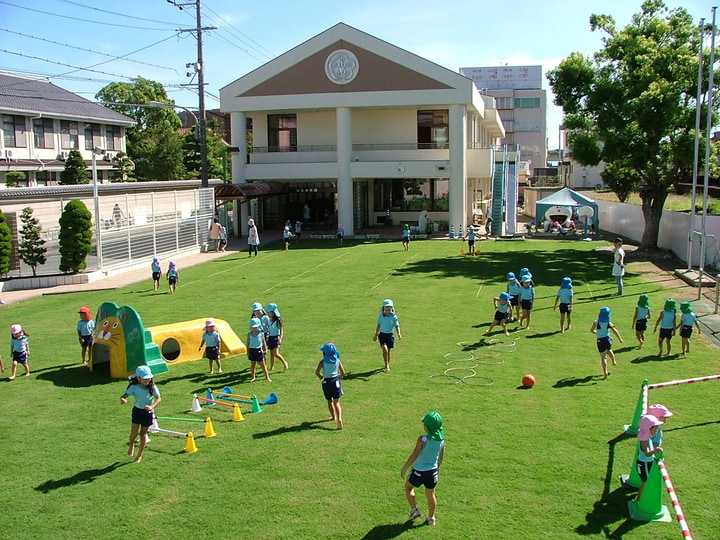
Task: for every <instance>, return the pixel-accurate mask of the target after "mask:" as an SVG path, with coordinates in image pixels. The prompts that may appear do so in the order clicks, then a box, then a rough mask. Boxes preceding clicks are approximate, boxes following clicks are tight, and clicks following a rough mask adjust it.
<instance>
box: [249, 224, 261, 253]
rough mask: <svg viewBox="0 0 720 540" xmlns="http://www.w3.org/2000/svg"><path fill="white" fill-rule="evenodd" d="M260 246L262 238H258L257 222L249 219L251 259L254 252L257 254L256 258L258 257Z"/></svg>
mask: <svg viewBox="0 0 720 540" xmlns="http://www.w3.org/2000/svg"><path fill="white" fill-rule="evenodd" d="M259 245H260V236H258V230H257V227H256V226H255V220H254V219H253V218H250V219H248V257H251V256H252V254H253V252H255V256H256V257H257V254H258V246H259Z"/></svg>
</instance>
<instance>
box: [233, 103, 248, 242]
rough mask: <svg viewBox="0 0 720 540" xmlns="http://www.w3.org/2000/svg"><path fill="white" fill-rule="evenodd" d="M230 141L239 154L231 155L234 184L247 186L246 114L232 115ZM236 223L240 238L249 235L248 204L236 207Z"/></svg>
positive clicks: (237, 113) (235, 205) (236, 205)
mask: <svg viewBox="0 0 720 540" xmlns="http://www.w3.org/2000/svg"><path fill="white" fill-rule="evenodd" d="M230 140H231V144H232V146H233V147H235V148H237V149H238V152H232V153H231V154H230V163H231V166H232V183H233V184H245V183H247V180H246V178H245V165H246V164H247V129H246V118H245V113H244V112H234V113H230ZM233 206H234V208H235V223H237V228H238V231H237V232H238V236H240V235H246V234H247V228H248V227H247V220H248V203H244V204H237V203H235V204H234V205H233Z"/></svg>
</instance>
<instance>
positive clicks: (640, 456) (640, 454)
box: [638, 429, 660, 463]
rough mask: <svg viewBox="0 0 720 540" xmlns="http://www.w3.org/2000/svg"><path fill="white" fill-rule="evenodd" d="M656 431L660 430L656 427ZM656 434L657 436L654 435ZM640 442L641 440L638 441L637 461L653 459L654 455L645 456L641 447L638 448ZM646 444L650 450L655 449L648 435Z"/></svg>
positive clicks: (646, 461)
mask: <svg viewBox="0 0 720 540" xmlns="http://www.w3.org/2000/svg"><path fill="white" fill-rule="evenodd" d="M658 431H660V430H659V429H658ZM656 436H657V435H656ZM640 442H641V441H638V461H643V462H645V463H650V462H651V461H653V460H654V459H655V456H654V455H652V456H646V455H645V452H643V450H642V448H640ZM647 445H648V450H650V451H653V450H655V443H654V442H653V437H650V438H649V439H648V441H647Z"/></svg>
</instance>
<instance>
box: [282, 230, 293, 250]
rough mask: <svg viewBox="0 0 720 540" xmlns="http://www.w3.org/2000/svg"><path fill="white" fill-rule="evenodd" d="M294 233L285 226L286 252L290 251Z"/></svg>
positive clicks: (284, 240)
mask: <svg viewBox="0 0 720 540" xmlns="http://www.w3.org/2000/svg"><path fill="white" fill-rule="evenodd" d="M292 236H293V233H292V231H291V230H290V227H289V226H287V225H285V228H284V229H283V242H285V251H288V250H289V249H290V240H292Z"/></svg>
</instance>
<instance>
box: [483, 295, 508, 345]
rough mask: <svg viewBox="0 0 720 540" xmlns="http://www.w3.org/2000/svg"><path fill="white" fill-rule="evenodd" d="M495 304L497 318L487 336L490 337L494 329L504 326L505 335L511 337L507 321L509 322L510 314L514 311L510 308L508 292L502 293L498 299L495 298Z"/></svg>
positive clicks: (494, 319)
mask: <svg viewBox="0 0 720 540" xmlns="http://www.w3.org/2000/svg"><path fill="white" fill-rule="evenodd" d="M493 304H494V305H495V317H494V318H493V322H492V324H491V325H490V328H488V329H487V331H486V332H485V335H488V334H489V333H490V332H491V331H492V329H493V328H495V326H497V325H498V324H499V325H501V326H502V329H503V331H504V332H505V335H506V336H509V335H510V332H508V329H507V325H506V324H505V321H507V318H508V313H510V310H511V309H512V307H511V306H510V295H509V294H508V293H506V292H502V293H500V295H499V296H498V297H497V298H493Z"/></svg>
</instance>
